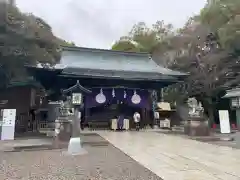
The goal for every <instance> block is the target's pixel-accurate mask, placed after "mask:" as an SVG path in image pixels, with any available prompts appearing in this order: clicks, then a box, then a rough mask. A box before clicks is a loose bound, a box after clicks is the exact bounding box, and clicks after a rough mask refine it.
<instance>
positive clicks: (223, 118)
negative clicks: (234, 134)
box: [218, 110, 231, 134]
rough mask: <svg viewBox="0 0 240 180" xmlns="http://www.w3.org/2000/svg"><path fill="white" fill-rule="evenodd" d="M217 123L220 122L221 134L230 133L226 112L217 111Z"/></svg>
mask: <svg viewBox="0 0 240 180" xmlns="http://www.w3.org/2000/svg"><path fill="white" fill-rule="evenodd" d="M218 113H219V121H220V130H221V133H225V134H226V133H230V132H231V128H230V122H229V113H228V110H219V111H218Z"/></svg>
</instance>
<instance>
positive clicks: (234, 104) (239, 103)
mask: <svg viewBox="0 0 240 180" xmlns="http://www.w3.org/2000/svg"><path fill="white" fill-rule="evenodd" d="M231 106H232V108H238V107H240V99H239V97H236V98H232V99H231Z"/></svg>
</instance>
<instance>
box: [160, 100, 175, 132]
mask: <svg viewBox="0 0 240 180" xmlns="http://www.w3.org/2000/svg"><path fill="white" fill-rule="evenodd" d="M175 111H176V110H174V109H171V106H170V103H168V102H158V103H157V107H156V112H158V113H159V122H158V125H159V126H160V128H171V115H172V114H173V113H174V112H175Z"/></svg>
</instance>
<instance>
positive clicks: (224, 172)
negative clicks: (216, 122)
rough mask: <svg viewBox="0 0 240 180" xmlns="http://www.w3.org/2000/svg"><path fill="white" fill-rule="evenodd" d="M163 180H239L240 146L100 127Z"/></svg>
mask: <svg viewBox="0 0 240 180" xmlns="http://www.w3.org/2000/svg"><path fill="white" fill-rule="evenodd" d="M97 133H98V134H99V135H101V136H102V137H104V138H105V139H106V140H108V141H109V142H110V143H112V144H113V145H114V146H115V147H117V148H119V149H120V150H122V151H123V152H124V153H126V154H127V155H129V156H130V157H132V158H133V159H134V160H136V161H137V162H139V163H140V164H142V165H143V166H145V167H146V168H148V169H149V170H151V171H152V172H154V173H155V174H157V175H158V176H159V177H161V178H163V179H164V180H175V179H176V180H240V171H239V169H240V150H238V149H233V148H231V147H224V146H217V145H213V144H208V143H204V142H199V141H195V140H191V139H186V138H183V137H178V136H173V135H166V134H161V133H156V132H107V131H99V132H97Z"/></svg>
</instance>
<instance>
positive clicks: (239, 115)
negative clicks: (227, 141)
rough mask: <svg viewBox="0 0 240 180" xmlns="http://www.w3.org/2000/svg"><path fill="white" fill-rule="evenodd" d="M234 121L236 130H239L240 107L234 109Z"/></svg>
mask: <svg viewBox="0 0 240 180" xmlns="http://www.w3.org/2000/svg"><path fill="white" fill-rule="evenodd" d="M236 122H237V128H238V130H240V108H238V109H236Z"/></svg>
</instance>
